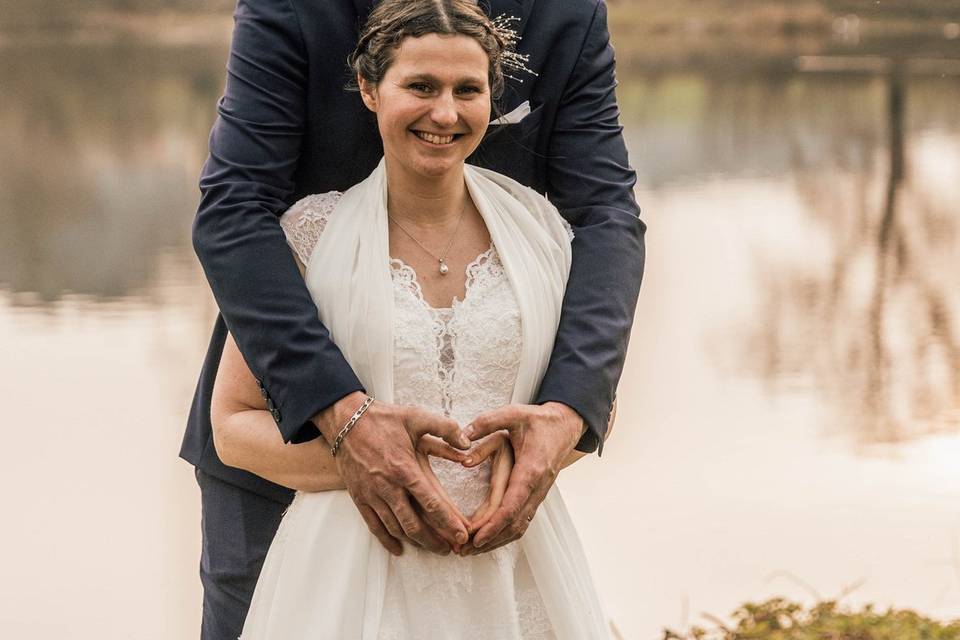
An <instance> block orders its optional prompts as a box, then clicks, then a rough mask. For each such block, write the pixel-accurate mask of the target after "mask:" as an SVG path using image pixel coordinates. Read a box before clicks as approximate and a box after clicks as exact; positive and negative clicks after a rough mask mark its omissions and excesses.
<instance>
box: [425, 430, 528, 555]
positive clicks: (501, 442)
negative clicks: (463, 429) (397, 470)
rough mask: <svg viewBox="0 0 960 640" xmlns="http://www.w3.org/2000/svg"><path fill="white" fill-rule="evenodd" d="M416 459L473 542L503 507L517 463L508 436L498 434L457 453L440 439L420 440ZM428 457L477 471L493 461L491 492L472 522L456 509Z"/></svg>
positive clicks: (478, 508) (503, 432)
mask: <svg viewBox="0 0 960 640" xmlns="http://www.w3.org/2000/svg"><path fill="white" fill-rule="evenodd" d="M416 455H417V462H418V463H419V465H420V469H421V470H422V471H423V473H424V475H425V476H426V477H427V480H428V481H429V482H430V485H431V486H432V487H433V489H434V490H435V491H436V492H437V493H438V494H439V495H440V497H441V499H443V500H444V501H446V503H447V505H448V506H449V507H450V509H452V510H453V511H454V512H455V513H457V514H458V515H459V516H460V519H461V521H462V522H463V525H464V526H465V527H466V528H467V533H469V534H470V539H471V540H472V539H473V534H475V533H476V532H477V531H478V530H479V529H480V528H481V527H482V526H483V525H484V524H486V523H487V521H488V520H489V519H490V516H492V515H493V514H494V512H495V511H496V510H497V509H498V508H499V507H500V504H501V502H502V501H503V496H504V493H506V490H507V481H508V480H509V478H510V472H511V471H512V470H513V462H514V458H513V446H512V445H511V444H510V438H509V436H508V432H507V431H497V432H494V433H491V434H490V435H488V436H485V437H484V438H481V439H480V440H477V441H476V442H474V443H473V446H472V447H470V448H469V449H467V450H465V451H461V450H459V449H455V448H453V447H451V446H450V445H449V444H447V443H446V442H444V441H443V440H441V439H440V438H437V437H436V436H432V435H429V434H426V435H424V436H422V437H421V438H420V441H419V443H418V444H417V449H416ZM429 456H435V457H438V458H444V459H446V460H451V461H453V462H457V463H459V464H462V465H463V466H465V467H476V466H477V465H479V464H481V463H482V462H483V461H484V460H487V459H489V460H490V490H489V492H488V493H487V497H486V498H485V499H484V501H483V502H482V503H481V504H480V506H479V507H477V510H476V511H475V512H474V513H473V514H472V515H471V516H470V517H469V518H468V517H467V516H465V515H464V514H463V513H462V512H461V511H460V509H458V508H457V505H456V504H455V503H454V502H453V500H452V499H451V498H450V496H449V494H447V492H446V490H445V489H444V488H443V485H441V484H440V481H439V480H438V479H437V476H436V475H435V474H434V473H433V469H432V468H431V466H430V460H429Z"/></svg>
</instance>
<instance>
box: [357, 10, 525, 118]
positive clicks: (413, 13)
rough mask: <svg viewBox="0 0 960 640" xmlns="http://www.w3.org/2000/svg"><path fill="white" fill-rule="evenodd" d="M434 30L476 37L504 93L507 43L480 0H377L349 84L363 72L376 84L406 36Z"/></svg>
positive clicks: (496, 91) (493, 87) (495, 87)
mask: <svg viewBox="0 0 960 640" xmlns="http://www.w3.org/2000/svg"><path fill="white" fill-rule="evenodd" d="M430 33H437V34H442V35H456V34H460V35H464V36H467V37H470V38H473V39H474V40H476V41H477V43H479V44H480V47H481V48H483V50H484V52H485V53H486V54H487V58H488V59H489V60H490V68H489V72H488V79H489V82H490V95H491V96H492V98H493V99H494V100H496V99H497V98H499V97H500V94H501V93H503V68H502V66H501V62H500V61H501V55H502V53H503V52H504V50H505V49H506V46H507V43H506V42H504V40H503V38H502V37H501V36H500V34H499V33H497V30H496V29H495V28H494V26H493V23H492V22H491V21H490V18H489V17H487V15H486V14H485V13H484V12H483V10H482V9H481V8H480V7H479V6H478V5H477V2H476V0H384V1H383V2H381V3H380V4H378V5H377V6H376V7H375V8H374V9H373V11H371V12H370V17H369V18H367V23H366V24H365V25H364V27H363V29H362V30H361V32H360V40H359V41H358V42H357V48H356V49H354V51H353V53H351V54H350V56H349V57H348V58H347V64H348V65H349V66H350V69H351V71H353V77H354V80H353V82H352V84H350V85H348V86H349V87H350V88H353V89H356V88H357V86H356V79H355V78H356V76H358V75H359V76H360V77H361V78H363V79H364V80H366V81H367V82H369V83H371V84H373V85H374V86H376V85H378V84H380V81H381V80H383V76H384V75H385V74H386V73H387V69H389V68H390V65H391V64H392V63H393V55H394V53H395V52H396V50H397V48H398V47H399V46H400V43H401V41H402V40H403V39H404V38H407V37H412V38H418V37H420V36H425V35H427V34H430ZM494 108H495V107H494Z"/></svg>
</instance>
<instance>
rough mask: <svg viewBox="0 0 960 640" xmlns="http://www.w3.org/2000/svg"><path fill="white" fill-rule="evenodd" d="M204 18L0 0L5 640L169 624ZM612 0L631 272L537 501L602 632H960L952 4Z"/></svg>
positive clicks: (173, 623) (211, 59) (180, 626)
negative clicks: (591, 447) (800, 617)
mask: <svg viewBox="0 0 960 640" xmlns="http://www.w3.org/2000/svg"><path fill="white" fill-rule="evenodd" d="M231 7H232V3H230V2H227V1H221V0H215V1H212V2H206V3H204V2H196V3H194V2H191V3H186V2H163V3H161V2H159V1H156V2H154V1H152V0H140V1H138V0H126V1H123V2H121V1H114V2H110V1H107V0H99V1H87V2H82V3H81V2H77V1H72V2H71V1H70V0H58V1H54V0H46V1H41V0H30V2H27V1H26V0H0V87H2V91H0V149H2V150H3V152H2V154H0V390H2V391H0V397H2V399H3V406H4V407H5V428H4V436H5V437H4V447H3V448H4V450H5V451H6V452H7V453H6V455H5V456H4V463H3V465H2V466H0V479H2V480H0V486H2V497H3V503H4V505H5V508H6V517H5V518H4V520H5V526H4V527H3V528H2V529H0V547H2V549H3V550H4V552H5V556H6V561H5V563H4V565H5V566H4V571H3V574H4V580H3V581H2V583H0V630H2V635H3V636H4V637H9V638H98V639H107V638H125V639H126V638H134V637H135V638H150V639H153V638H157V639H159V638H190V637H197V635H198V633H197V628H198V620H199V614H200V585H199V580H198V578H197V563H198V558H199V500H198V490H197V488H196V484H195V482H194V480H193V476H192V473H191V469H190V468H189V467H188V465H187V464H186V463H184V462H182V461H180V460H178V459H177V450H178V446H179V441H180V437H181V434H182V430H183V425H184V422H185V417H186V414H187V410H188V407H189V403H190V398H191V394H192V390H193V386H194V383H195V380H196V376H197V374H198V372H199V368H200V363H201V359H202V357H203V353H204V349H205V346H206V341H207V338H208V332H209V330H210V327H211V325H212V322H213V318H214V316H215V306H214V303H213V300H212V297H211V295H210V293H209V291H208V289H207V285H206V283H205V280H204V278H203V275H202V273H201V271H200V268H199V266H198V264H197V262H196V260H195V258H194V255H193V251H192V248H191V245H190V236H189V230H190V223H191V220H192V217H193V214H194V211H195V208H196V203H197V199H198V192H197V188H196V182H197V176H198V174H199V171H200V166H201V163H202V162H203V159H204V157H205V154H206V140H207V134H208V132H209V128H210V125H211V123H212V120H213V117H214V111H215V105H216V101H217V98H218V96H219V94H220V91H221V89H222V83H223V78H224V64H225V60H226V52H227V46H228V42H229V33H230V27H231V21H230V11H231ZM610 9H611V26H612V31H613V36H614V44H615V45H616V47H617V57H618V62H619V72H618V76H619V81H620V86H619V89H618V95H619V98H620V102H621V109H622V122H623V125H624V127H625V135H626V138H627V142H628V145H629V149H630V154H631V160H632V162H633V164H634V166H635V167H636V169H637V172H638V174H639V183H638V186H637V198H638V200H639V202H640V203H641V206H642V207H643V209H644V218H645V220H646V221H647V222H648V223H649V225H650V227H649V232H648V236H647V238H648V251H649V258H648V267H647V275H646V279H645V282H644V286H643V290H642V293H641V298H640V304H639V309H638V313H637V319H636V325H635V329H634V335H633V339H632V342H631V346H630V353H629V357H628V362H627V367H626V370H625V372H624V376H623V380H622V382H621V385H620V398H621V400H620V418H619V424H618V427H617V432H616V434H615V436H614V438H613V440H612V441H611V442H610V444H609V446H608V448H607V449H606V452H605V454H604V457H603V458H602V459H601V460H597V459H595V458H593V459H590V460H586V461H584V462H581V463H580V464H578V465H576V466H575V467H574V468H572V469H570V470H568V471H567V472H565V474H564V476H563V477H562V478H561V486H562V488H563V491H564V493H565V495H566V496H567V500H568V502H569V504H570V506H571V509H572V511H573V513H574V516H575V519H576V521H577V523H578V526H579V528H580V531H581V534H582V537H583V540H584V543H585V545H586V547H587V549H588V553H589V555H590V557H591V560H592V562H593V566H594V570H595V574H596V577H597V581H598V583H599V586H600V588H601V590H602V592H603V595H604V596H605V600H606V602H607V605H608V608H609V613H610V615H611V617H612V619H613V621H614V623H615V625H616V627H617V629H618V631H619V633H620V635H621V637H623V638H631V639H632V638H639V639H644V640H652V639H653V638H656V637H658V636H659V634H660V629H661V628H662V627H664V626H670V627H673V628H675V629H682V628H685V627H686V626H687V625H688V624H691V623H694V622H702V621H703V618H702V617H701V616H702V614H703V613H705V612H706V613H711V614H716V615H720V616H723V615H724V614H726V613H728V612H729V611H731V610H732V609H733V608H734V607H735V606H736V605H737V604H739V603H741V602H743V601H745V600H758V599H761V598H765V597H767V596H770V595H776V594H779V595H785V596H789V597H794V598H797V599H800V600H804V601H810V600H813V599H816V598H832V597H842V598H843V601H844V602H848V603H851V604H859V603H866V602H873V603H876V604H877V605H878V606H880V607H886V606H889V605H895V606H897V607H911V608H916V609H918V610H920V611H921V612H923V613H926V614H929V615H932V616H935V617H938V618H941V619H953V618H957V617H960V511H958V504H960V465H958V463H957V461H958V459H960V379H958V372H960V221H958V210H960V112H958V105H960V2H958V1H957V0H910V1H909V2H907V1H906V0H897V1H892V2H886V1H884V2H875V1H869V2H863V1H859V0H831V1H827V0H824V1H819V2H817V1H809V2H808V1H806V0H800V1H797V2H759V1H754V0H699V1H694V0H675V1H673V2H665V1H655V0H636V1H634V2H628V1H627V0H621V1H619V2H611V3H610ZM597 277H598V278H602V277H603V274H597Z"/></svg>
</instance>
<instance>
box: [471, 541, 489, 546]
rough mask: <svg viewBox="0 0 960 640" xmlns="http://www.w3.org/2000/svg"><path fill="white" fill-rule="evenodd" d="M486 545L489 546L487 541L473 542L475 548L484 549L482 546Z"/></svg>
mask: <svg viewBox="0 0 960 640" xmlns="http://www.w3.org/2000/svg"><path fill="white" fill-rule="evenodd" d="M485 544H487V541H486V540H474V541H473V546H475V547H482V546H483V545H485Z"/></svg>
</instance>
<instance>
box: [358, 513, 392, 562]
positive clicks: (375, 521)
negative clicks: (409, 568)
mask: <svg viewBox="0 0 960 640" xmlns="http://www.w3.org/2000/svg"><path fill="white" fill-rule="evenodd" d="M357 510H358V511H359V512H360V515H361V516H362V517H363V521H364V522H366V523H367V528H368V529H370V533H372V534H373V535H374V536H375V537H376V538H377V540H379V541H380V544H382V545H383V548H384V549H386V550H387V551H389V552H390V553H392V554H393V555H395V556H399V555H401V554H402V553H403V545H402V544H401V543H400V541H399V540H397V539H396V538H394V537H393V536H391V535H390V533H389V532H388V531H387V529H386V528H385V527H384V526H383V522H382V521H381V520H380V517H379V516H378V515H377V513H376V512H375V511H374V510H373V509H372V508H371V507H369V506H367V505H365V504H358V505H357Z"/></svg>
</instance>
